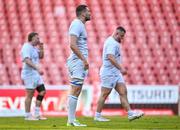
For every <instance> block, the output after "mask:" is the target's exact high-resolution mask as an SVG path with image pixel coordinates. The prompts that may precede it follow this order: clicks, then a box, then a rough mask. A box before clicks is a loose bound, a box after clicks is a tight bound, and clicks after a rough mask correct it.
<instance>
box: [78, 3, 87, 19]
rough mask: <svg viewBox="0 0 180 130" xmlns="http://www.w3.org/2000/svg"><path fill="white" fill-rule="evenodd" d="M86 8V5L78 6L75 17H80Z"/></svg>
mask: <svg viewBox="0 0 180 130" xmlns="http://www.w3.org/2000/svg"><path fill="white" fill-rule="evenodd" d="M86 8H87V5H79V6H78V7H77V8H76V16H77V17H78V16H80V15H81V13H82V12H83V11H85V10H86Z"/></svg>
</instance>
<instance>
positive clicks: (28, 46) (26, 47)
mask: <svg viewBox="0 0 180 130" xmlns="http://www.w3.org/2000/svg"><path fill="white" fill-rule="evenodd" d="M30 48H31V45H30V44H29V43H28V42H25V43H24V44H23V46H22V50H24V49H30Z"/></svg>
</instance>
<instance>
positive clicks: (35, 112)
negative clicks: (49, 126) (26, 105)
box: [34, 107, 40, 116]
mask: <svg viewBox="0 0 180 130" xmlns="http://www.w3.org/2000/svg"><path fill="white" fill-rule="evenodd" d="M34 115H36V116H39V115H40V107H35V109H34Z"/></svg>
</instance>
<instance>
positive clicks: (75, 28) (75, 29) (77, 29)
mask: <svg viewBox="0 0 180 130" xmlns="http://www.w3.org/2000/svg"><path fill="white" fill-rule="evenodd" d="M81 32H82V26H81V23H80V22H79V21H77V20H74V21H73V22H72V23H71V26H70V28H69V35H75V36H77V37H79V36H80V34H81Z"/></svg>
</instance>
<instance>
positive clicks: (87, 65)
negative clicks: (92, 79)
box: [83, 60, 89, 70]
mask: <svg viewBox="0 0 180 130" xmlns="http://www.w3.org/2000/svg"><path fill="white" fill-rule="evenodd" d="M83 64H84V70H88V69H89V63H88V62H87V60H83Z"/></svg>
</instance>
